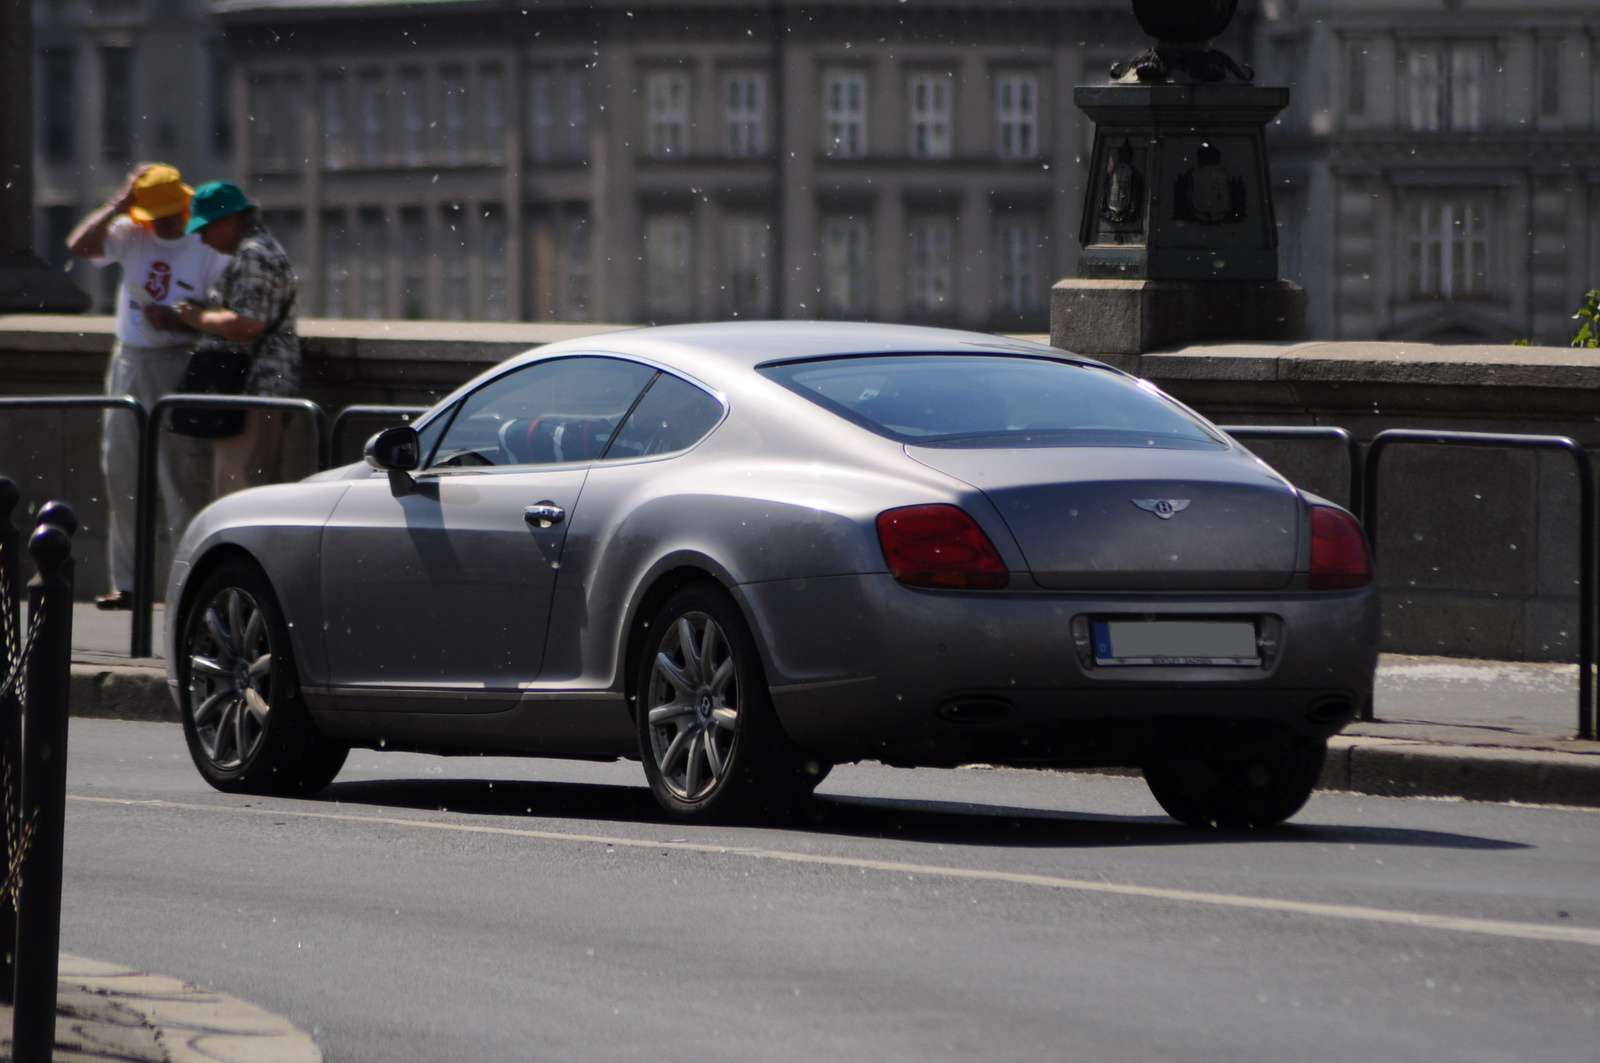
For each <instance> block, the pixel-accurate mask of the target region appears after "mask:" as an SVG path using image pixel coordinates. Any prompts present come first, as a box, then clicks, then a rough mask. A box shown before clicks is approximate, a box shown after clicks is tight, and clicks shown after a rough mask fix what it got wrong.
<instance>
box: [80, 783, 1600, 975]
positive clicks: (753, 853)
mask: <svg viewBox="0 0 1600 1063" xmlns="http://www.w3.org/2000/svg"><path fill="white" fill-rule="evenodd" d="M67 799H68V800H69V801H82V802H85V803H88V804H101V805H127V806H140V807H149V808H169V809H174V810H181V811H190V812H212V813H217V812H232V813H237V814H244V815H257V816H279V817H283V816H295V817H298V818H300V819H321V820H331V821H336V822H343V823H378V824H383V825H385V826H391V827H409V828H413V829H422V830H445V831H457V832H460V833H463V834H495V835H502V836H505V837H511V838H536V839H539V840H541V841H557V842H585V843H592V844H598V845H608V846H613V847H629V848H634V849H663V850H667V851H669V852H673V851H675V852H687V853H708V854H712V855H719V856H720V855H733V856H745V857H754V858H756V859H759V860H780V861H784V862H786V863H791V864H811V865H819V866H824V867H845V868H853V869H856V870H862V871H885V872H889V873H892V874H901V875H925V876H929V877H938V878H953V879H965V880H969V881H978V882H1005V883H1010V884H1012V885H1018V886H1040V887H1043V888H1045V889H1054V890H1071V891H1075V892H1079V893H1104V894H1110V895H1112V896H1117V897H1142V898H1145V899H1147V900H1157V901H1171V902H1174V903H1177V904H1206V905H1211V906H1213V907H1218V908H1238V909H1244V910H1246V911H1256V912H1279V913H1283V914H1289V915H1309V916H1316V917H1318V918H1322V919H1344V920H1350V921H1354V922H1362V923H1382V924H1387V925H1390V926H1409V927H1416V928H1418V929H1422V930H1444V931H1449V932H1452V933H1458V934H1482V935H1486V936H1488V937H1499V938H1516V939H1519V940H1523V941H1553V942H1560V943H1563V944H1568V945H1588V946H1591V947H1596V948H1600V929H1591V928H1589V927H1581V926H1554V925H1548V924H1543V923H1514V922H1509V921H1506V920H1501V919H1473V918H1469V917H1463V916H1454V915H1433V914H1430V913H1427V912H1406V911H1397V910H1395V909H1391V908H1368V907H1366V906H1364V905H1355V904H1324V903H1321V902H1318V901H1290V900H1280V899H1278V898H1274V897H1251V896H1249V895H1246V894H1235V893H1210V892H1206V891H1204V890H1181V889H1169V888H1167V887H1163V886H1137V885H1132V884H1129V883H1119V882H1096V881H1093V880H1092V879H1079V878H1062V877H1059V876H1056V875H1035V874H1029V873H1026V872H1020V871H988V870H984V869H982V868H969V867H947V866H942V865H939V864H913V863H909V862H906V861H901V860H869V859H864V858H861V857H854V856H825V855H823V854H820V853H800V852H793V851H791V850H787V849H764V848H753V847H745V846H728V845H706V844H704V843H697V842H681V841H652V840H650V839H648V838H620V837H611V836H608V835H603V834H568V833H565V832H563V831H550V830H532V829H529V828H525V827H491V826H486V825H483V824H474V823H441V822H439V821H437V820H426V819H404V818H401V817H398V816H363V815H355V814H352V813H347V812H310V811H304V810H297V809H286V808H240V807H238V806H234V805H207V804H189V803H185V802H181V801H162V800H134V799H129V798H117V797H88V796H84V795H79V794H68V795H67Z"/></svg>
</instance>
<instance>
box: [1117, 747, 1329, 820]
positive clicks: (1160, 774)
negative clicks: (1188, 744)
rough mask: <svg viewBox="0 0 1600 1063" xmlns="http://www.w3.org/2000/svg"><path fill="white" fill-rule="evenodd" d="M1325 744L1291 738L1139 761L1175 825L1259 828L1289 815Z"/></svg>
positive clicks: (1318, 772)
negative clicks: (1220, 751)
mask: <svg viewBox="0 0 1600 1063" xmlns="http://www.w3.org/2000/svg"><path fill="white" fill-rule="evenodd" d="M1327 753H1328V743H1327V742H1325V741H1321V740H1318V739H1313V738H1297V739H1293V740H1292V741H1289V742H1288V743H1285V744H1278V743H1274V744H1271V745H1269V746H1265V747H1261V748H1257V747H1246V748H1241V749H1239V750H1237V751H1235V752H1233V753H1230V754H1215V755H1201V754H1192V753H1191V754H1168V755H1165V756H1161V757H1157V758H1156V759H1154V760H1152V761H1151V762H1150V763H1148V764H1146V765H1145V768H1144V778H1145V782H1146V783H1148V784H1149V786H1150V792H1151V794H1153V795H1154V796H1155V799H1156V801H1157V802H1159V803H1160V805H1161V807H1162V808H1163V809H1165V810H1166V812H1167V815H1169V816H1171V817H1172V818H1173V819H1175V820H1178V821H1179V822H1180V823H1187V824H1189V825H1190V826H1194V827H1201V826H1210V827H1264V826H1269V825H1271V824H1273V823H1281V822H1283V821H1284V820H1286V819H1288V818H1289V817H1290V816H1292V815H1294V814H1295V813H1296V812H1298V811H1300V809H1301V808H1302V807H1303V806H1304V805H1305V803H1306V800H1307V799H1308V798H1310V796H1311V791H1312V790H1313V789H1314V788H1315V787H1316V785H1317V780H1318V779H1319V778H1321V776H1322V763H1323V761H1324V760H1325V759H1326V758H1327Z"/></svg>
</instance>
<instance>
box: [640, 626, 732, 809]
mask: <svg viewBox="0 0 1600 1063" xmlns="http://www.w3.org/2000/svg"><path fill="white" fill-rule="evenodd" d="M647 697H648V700H647V701H646V707H647V710H648V712H649V734H650V751H651V753H652V754H653V756H654V757H655V762H656V767H657V769H658V770H659V771H660V773H661V780H662V782H664V783H665V784H666V786H667V788H668V789H669V790H671V791H672V793H673V795H674V796H676V797H678V798H679V799H681V800H684V801H694V800H697V799H699V798H702V797H704V796H706V795H707V794H709V793H711V791H712V790H714V789H715V788H716V785H717V783H718V782H719V781H720V780H721V778H722V776H723V774H724V773H725V772H726V771H727V770H728V765H729V762H730V760H731V758H732V755H733V745H734V739H735V737H736V735H737V733H738V727H739V710H740V707H741V703H740V698H739V676H738V669H737V667H736V665H735V663H734V657H733V647H732V646H730V645H729V643H728V639H727V637H726V636H725V635H724V633H723V631H722V628H721V627H719V626H718V625H717V622H716V621H715V620H713V619H712V618H711V617H710V616H708V615H706V614H705V613H701V612H690V613H685V614H684V615H682V616H680V617H679V618H678V619H677V620H676V621H675V622H674V623H673V624H672V626H671V628H669V629H668V631H667V632H666V634H665V635H664V636H663V637H662V639H661V648H660V650H659V652H657V653H656V657H655V661H654V663H653V665H652V667H651V670H650V683H649V690H648V691H647Z"/></svg>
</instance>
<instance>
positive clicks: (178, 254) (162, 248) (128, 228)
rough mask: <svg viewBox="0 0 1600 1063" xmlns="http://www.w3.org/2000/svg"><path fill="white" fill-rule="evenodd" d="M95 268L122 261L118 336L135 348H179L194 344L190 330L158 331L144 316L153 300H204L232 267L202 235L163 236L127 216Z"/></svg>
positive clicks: (114, 225) (113, 228) (116, 223)
mask: <svg viewBox="0 0 1600 1063" xmlns="http://www.w3.org/2000/svg"><path fill="white" fill-rule="evenodd" d="M92 261H93V262H94V264H95V265H96V266H108V265H110V264H111V263H113V262H117V263H120V264H121V265H122V284H121V285H119V286H118V288H117V339H119V340H121V341H122V342H123V343H125V344H128V345H130V346H134V347H176V346H184V345H188V344H191V343H193V342H194V341H195V333H193V332H191V331H190V330H188V329H173V330H168V329H158V328H154V327H152V326H151V325H150V323H149V322H148V321H146V320H145V316H144V308H145V307H146V306H149V305H150V304H151V303H163V304H165V305H167V306H176V305H177V304H179V303H181V302H183V301H184V300H185V299H192V300H194V301H195V302H197V303H203V302H205V299H206V293H207V292H208V291H210V290H211V286H212V285H213V284H215V283H216V282H217V281H218V280H219V279H220V278H221V277H222V271H223V269H225V268H226V267H227V265H228V256H227V255H223V254H219V253H218V252H216V251H213V250H212V249H211V248H209V247H207V246H206V245H205V244H203V243H201V242H200V234H199V233H192V234H190V235H188V236H180V237H178V238H177V239H176V240H163V239H161V237H159V236H157V235H156V234H155V233H154V232H153V231H151V230H150V229H148V228H146V227H145V226H143V225H140V224H139V223H138V222H136V221H134V220H133V219H132V218H130V217H128V216H127V215H126V214H124V215H123V216H122V217H120V218H118V219H117V220H116V221H114V222H112V223H111V228H110V229H109V230H107V231H106V249H105V253H104V254H103V255H102V256H101V257H99V258H96V259H93V260H92Z"/></svg>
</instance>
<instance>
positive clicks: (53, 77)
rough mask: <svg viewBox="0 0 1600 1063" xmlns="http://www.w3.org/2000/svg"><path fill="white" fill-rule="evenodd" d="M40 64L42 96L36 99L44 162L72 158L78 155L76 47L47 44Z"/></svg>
mask: <svg viewBox="0 0 1600 1063" xmlns="http://www.w3.org/2000/svg"><path fill="white" fill-rule="evenodd" d="M39 65H40V67H41V70H40V74H41V79H40V80H41V82H42V89H43V96H44V98H43V99H42V100H40V101H39V102H40V108H39V110H40V115H39V118H40V121H39V148H40V150H42V151H43V152H44V159H45V161H46V162H52V163H67V162H72V161H73V160H74V159H75V158H77V155H78V137H77V126H78V123H77V121H76V118H75V112H76V109H77V102H78V70H77V68H78V52H77V49H75V48H46V49H44V51H43V53H42V54H41V56H40V63H39Z"/></svg>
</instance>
